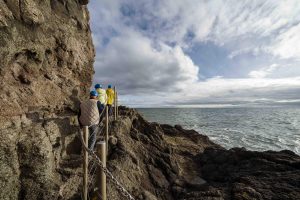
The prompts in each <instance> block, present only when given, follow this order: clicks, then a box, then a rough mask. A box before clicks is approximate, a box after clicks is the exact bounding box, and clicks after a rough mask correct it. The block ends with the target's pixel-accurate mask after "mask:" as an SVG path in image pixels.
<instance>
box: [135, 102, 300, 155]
mask: <svg viewBox="0 0 300 200" xmlns="http://www.w3.org/2000/svg"><path fill="white" fill-rule="evenodd" d="M137 110H138V111H139V112H140V113H141V114H142V115H143V116H144V117H145V118H146V119H147V120H148V121H152V122H158V123H163V124H170V125H176V124H179V125H182V126H183V127H184V128H186V129H194V130H196V131H198V132H199V133H201V134H204V135H207V136H209V138H210V139H211V140H212V141H214V142H215V143H217V144H220V145H222V146H223V147H225V148H227V149H230V148H233V147H245V148H246V149H248V150H253V151H266V150H275V151H280V150H285V149H288V150H291V151H293V152H295V153H297V154H298V155H300V106H295V107H293V106H292V107H291V106H282V107H281V106H278V107H225V108H219V107H218V108H138V109H137Z"/></svg>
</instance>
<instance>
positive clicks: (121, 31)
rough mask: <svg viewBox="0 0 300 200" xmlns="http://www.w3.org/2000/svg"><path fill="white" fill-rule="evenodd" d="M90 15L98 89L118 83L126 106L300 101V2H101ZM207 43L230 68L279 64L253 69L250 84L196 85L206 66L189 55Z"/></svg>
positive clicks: (220, 81) (216, 79)
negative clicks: (233, 63) (257, 59)
mask: <svg viewBox="0 0 300 200" xmlns="http://www.w3.org/2000/svg"><path fill="white" fill-rule="evenodd" d="M125 4H126V5H127V6H128V8H127V10H126V9H125V10H126V12H128V13H127V16H123V15H122V13H121V10H122V8H123V7H122V6H124V5H125ZM89 9H90V11H91V18H92V27H93V38H94V41H95V45H96V48H97V52H96V53H97V57H96V63H95V69H96V75H95V82H100V83H103V84H108V83H115V84H116V85H117V86H118V88H119V89H120V91H121V92H122V101H123V102H125V103H126V104H128V105H129V104H130V105H133V104H135V105H161V104H164V105H168V104H171V105H176V104H185V103H197V102H198V103H199V102H209V101H210V102H217V101H220V102H221V101H246V100H248V101H255V100H257V99H271V100H272V99H279V100H278V101H280V98H282V99H281V100H282V101H292V100H289V99H284V98H285V96H290V98H295V99H299V98H300V97H299V94H295V90H297V88H299V87H300V78H299V77H300V68H299V64H300V63H299V59H300V49H299V48H300V34H299V33H300V25H299V23H300V15H299V13H300V3H299V1H298V0H286V1H274V0H265V1H263V0H244V1H240V0H228V1H223V0H209V1H206V0H184V1H183V0H162V1H151V0H150V1H149V0H141V1H135V0H125V1H123V0H103V1H92V2H91V3H90V4H89ZM123 9H124V8H123ZM103 41H106V42H103ZM208 41H210V42H213V43H214V44H216V46H219V47H222V48H224V49H226V50H228V52H229V54H228V55H226V56H228V58H231V60H234V59H235V58H236V57H238V56H241V55H245V54H252V55H254V56H258V55H264V54H268V56H269V57H268V59H271V60H270V62H268V63H276V64H273V65H269V66H267V67H258V66H253V69H251V71H250V72H249V70H248V71H247V72H245V74H246V75H247V74H248V77H249V78H248V77H240V78H236V79H228V78H226V77H222V76H216V77H214V78H211V79H208V80H206V81H199V80H198V76H201V73H200V74H199V70H200V72H201V67H202V66H197V65H196V64H195V63H194V62H193V60H192V59H191V58H190V57H189V56H188V55H187V54H186V53H185V51H188V50H190V47H192V46H193V45H195V44H197V43H205V42H208ZM243 62H245V63H248V65H249V66H251V65H252V60H244V61H243ZM291 63H292V64H291ZM262 66H266V65H264V64H263V65H262ZM216 70H217V69H216ZM239 70H243V69H239ZM231 73H232V74H234V73H235V71H232V72H231ZM287 77H289V78H287ZM278 91H280V93H283V94H284V95H285V96H283V95H282V96H280V95H279V94H278Z"/></svg>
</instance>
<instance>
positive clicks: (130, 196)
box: [81, 135, 135, 200]
mask: <svg viewBox="0 0 300 200" xmlns="http://www.w3.org/2000/svg"><path fill="white" fill-rule="evenodd" d="M81 142H82V146H83V149H84V150H85V151H86V152H88V154H89V155H90V156H91V158H93V159H94V160H95V161H96V162H97V165H98V166H99V167H100V168H101V170H103V172H104V173H105V175H106V176H107V177H108V178H109V179H110V180H111V181H112V183H114V184H115V186H116V189H117V190H118V191H119V192H120V193H121V194H122V195H123V196H124V197H126V198H127V199H129V200H135V199H134V197H133V196H132V195H131V194H130V193H129V192H128V191H127V190H126V189H125V188H124V187H123V186H122V184H121V183H120V182H119V181H118V180H117V179H116V178H115V177H114V176H113V174H112V173H111V172H110V171H109V170H108V169H107V167H104V166H103V163H102V161H101V160H100V158H99V157H98V156H97V154H96V153H95V152H94V151H92V150H90V149H89V148H88V147H87V146H86V144H85V143H84V140H83V137H82V135H81Z"/></svg>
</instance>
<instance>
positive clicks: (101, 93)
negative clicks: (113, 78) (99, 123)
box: [95, 84, 107, 106]
mask: <svg viewBox="0 0 300 200" xmlns="http://www.w3.org/2000/svg"><path fill="white" fill-rule="evenodd" d="M95 89H96V91H97V93H98V100H99V101H100V103H101V104H102V105H103V106H105V105H106V103H107V94H106V91H105V90H104V89H103V88H102V85H101V84H96V85H95Z"/></svg>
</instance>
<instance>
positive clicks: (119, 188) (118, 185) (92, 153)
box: [80, 88, 134, 200]
mask: <svg viewBox="0 0 300 200" xmlns="http://www.w3.org/2000/svg"><path fill="white" fill-rule="evenodd" d="M114 90H115V88H114ZM114 92H115V98H114V102H115V103H114V110H110V111H108V106H106V107H105V109H103V110H102V112H101V114H100V119H102V116H103V114H104V113H106V119H105V120H106V123H105V124H103V127H101V124H102V123H99V124H98V125H97V127H96V128H95V130H94V132H93V133H92V134H95V132H96V136H97V134H101V133H102V131H103V129H104V127H106V132H108V127H110V126H111V123H109V121H110V120H109V114H108V113H111V112H113V113H114V119H115V120H116V119H117V117H118V108H116V107H117V106H118V105H117V99H118V97H117V92H116V90H115V91H114ZM111 109H112V108H111ZM102 121H103V120H102ZM92 134H89V137H91V135H92ZM106 135H107V133H106V134H103V138H104V139H105V140H106V143H107V144H106V145H108V138H107V136H106ZM80 138H81V143H82V146H83V150H84V152H87V153H88V155H89V158H90V159H91V160H90V162H92V167H91V168H90V170H89V174H90V173H91V172H92V175H91V176H90V177H91V179H90V180H89V183H88V184H87V188H86V189H87V190H89V189H90V187H91V186H92V182H94V180H93V179H94V177H95V176H94V175H95V172H96V169H95V168H94V165H95V164H96V165H97V166H99V167H100V169H101V170H102V172H104V174H105V175H106V176H107V177H108V178H109V179H110V181H111V182H112V183H113V184H114V185H115V187H116V189H117V191H119V192H120V193H121V194H122V195H123V196H124V197H126V198H127V199H129V200H134V197H133V196H132V195H131V194H130V193H129V192H128V191H127V190H126V189H125V187H124V186H122V184H121V183H120V182H119V181H118V180H117V179H116V178H115V177H114V175H113V174H112V173H111V172H110V171H109V170H108V169H107V167H106V166H104V164H103V162H102V161H101V159H100V158H99V156H98V155H97V154H96V152H95V151H93V150H91V149H89V148H88V146H87V144H86V143H85V142H84V141H85V140H84V138H83V135H82V134H80ZM93 168H94V169H93ZM93 170H94V171H93ZM97 193H98V194H99V192H97Z"/></svg>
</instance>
